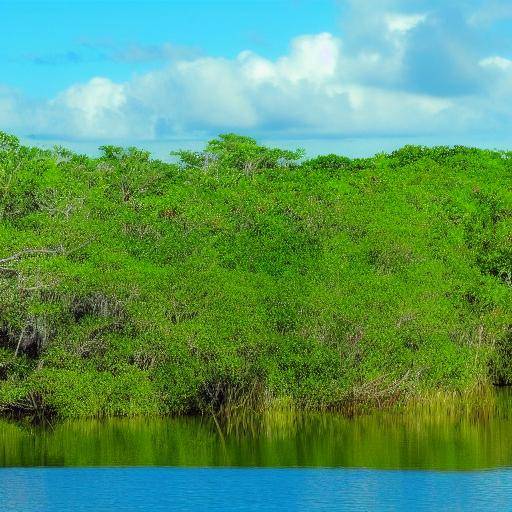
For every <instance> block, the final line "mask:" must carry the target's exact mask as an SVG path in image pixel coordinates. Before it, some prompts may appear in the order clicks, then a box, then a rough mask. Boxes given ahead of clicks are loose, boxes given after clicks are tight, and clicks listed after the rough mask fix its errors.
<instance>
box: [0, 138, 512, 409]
mask: <svg viewBox="0 0 512 512" xmlns="http://www.w3.org/2000/svg"><path fill="white" fill-rule="evenodd" d="M177 157H178V162H177V163H175V164H169V163H164V162H161V161H158V160H152V159H151V157H150V155H149V154H147V153H145V152H143V151H139V150H137V149H134V148H130V149H127V150H124V149H122V148H117V147H113V146H105V147H103V148H102V156H100V157H99V158H90V157H87V156H84V155H77V154H73V153H71V152H69V151H67V150H65V149H63V148H56V149H54V150H51V151H44V150H41V149H36V148H29V147H24V146H21V145H20V144H19V142H18V141H17V140H16V139H15V138H14V137H10V136H7V135H5V134H3V135H1V136H0V178H1V183H2V184H3V188H1V189H0V248H1V250H0V251H1V252H0V288H1V294H0V410H1V411H3V413H4V414H6V415H16V416H23V415H27V416H36V417H47V416H56V417H59V418H61V419H64V418H77V417H105V416H138V415H145V416H152V415H153V416H154V415H169V414H174V415H176V414H198V413H199V414H207V415H208V414H211V413H212V412H214V413H215V414H217V413H219V412H220V411H222V410H223V409H226V408H229V407H234V408H239V409H244V408H246V409H248V410H251V409H255V408H265V407H267V406H270V404H273V403H274V402H275V401H283V400H286V401H288V402H290V403H292V404H293V406H294V407H298V408H303V409H314V408H316V409H340V410H348V411H350V409H351V408H352V407H356V408H357V407H360V406H363V408H364V407H368V408H372V407H377V408H379V407H389V406H391V405H393V404H396V403H399V402H404V401H407V400H409V401H410V400H414V399H415V397H416V398H421V397H423V396H424V395H426V394H429V393H435V392H436V390H439V392H441V393H448V394H450V393H455V394H457V393H462V394H463V393H465V392H466V391H468V390H473V389H477V388H481V387H484V388H485V387H488V386H492V385H494V384H497V385H507V384H510V383H511V382H512V334H511V333H512V330H511V326H512V308H511V304H512V286H511V277H510V276H511V275H512V253H511V252H510V237H511V236H512V235H511V233H512V194H511V192H510V186H509V185H510V179H511V177H512V160H511V155H510V154H509V153H506V152H499V151H488V150H479V149H473V148H464V147H455V148H448V147H437V148H421V147H405V148H403V149H401V150H398V151H395V152H393V153H391V154H389V155H385V154H380V155H376V156H375V157H373V158H367V159H348V158H344V157H340V156H336V155H328V156H325V157H317V158H315V159H312V160H303V159H302V154H301V152H300V151H297V152H290V151H281V150H277V149H269V148H264V147H261V146H259V145H257V144H256V142H255V141H253V140H252V139H249V138H246V137H238V136H234V135H229V136H223V137H220V138H218V139H215V140H214V141H212V142H211V143H210V144H209V145H208V146H207V147H206V148H205V151H204V152H199V153H192V152H179V154H178V155H177Z"/></svg>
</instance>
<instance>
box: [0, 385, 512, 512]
mask: <svg viewBox="0 0 512 512" xmlns="http://www.w3.org/2000/svg"><path fill="white" fill-rule="evenodd" d="M509 467H510V468H512V396H511V395H510V394H504V395H500V397H499V400H498V401H497V402H495V403H493V405H492V407H482V408H479V409H478V410H464V411H463V410H459V409H458V408H457V407H455V408H453V407H451V408H448V407H447V406H446V407H445V406H443V405H441V406H439V407H438V408H437V409H436V410H435V411H434V410H428V411H427V410H422V411H419V410H417V411H414V412H404V411H402V412H388V413H376V414H371V415H366V416H359V417H355V418H352V419H350V418H346V417H343V416H341V415H339V414H325V413H324V414H314V413H309V414H292V413H285V412H274V413H271V414H267V415H265V416H260V417H257V418H252V419H251V420H250V421H249V420H247V421H244V422H242V423H231V424H227V425H223V426H222V429H221V431H219V427H218V426H217V424H216V423H215V422H214V421H213V420H212V419H211V418H207V417H204V418H174V419H172V418H169V419H152V420H148V419H131V420H120V419H117V420H104V421H99V420H96V421H90V420H89V421H73V422H64V423H60V424H57V425H54V426H52V427H50V428H43V429H41V428H33V427H28V426H20V425H16V424H13V423H8V422H0V510H2V511H5V512H11V511H16V512H32V511H34V512H35V511H37V512H46V511H52V512H59V511H67V510H74V511H81V510H95V511H103V510H105V511H107V510H123V511H124V510H126V511H131V510H133V511H146V510H148V511H152V512H158V511H160V510H162V511H163V510H206V509H207V510H241V511H244V510H434V509H439V510H469V509H471V510H472V511H476V510H512V469H509ZM1 468H3V469H1Z"/></svg>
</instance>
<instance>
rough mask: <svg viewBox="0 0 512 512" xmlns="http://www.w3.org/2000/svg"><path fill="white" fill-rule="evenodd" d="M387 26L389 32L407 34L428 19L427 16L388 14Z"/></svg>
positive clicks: (386, 18) (386, 17)
mask: <svg viewBox="0 0 512 512" xmlns="http://www.w3.org/2000/svg"><path fill="white" fill-rule="evenodd" d="M384 19H385V21H386V26H387V29H388V30H389V32H392V33H396V32H397V33H399V34H405V33H407V32H409V31H410V30H412V29H413V28H415V27H417V26H418V25H419V24H420V23H423V22H424V21H425V20H426V19H427V15H426V14H398V13H395V14H387V15H386V16H385V18H384Z"/></svg>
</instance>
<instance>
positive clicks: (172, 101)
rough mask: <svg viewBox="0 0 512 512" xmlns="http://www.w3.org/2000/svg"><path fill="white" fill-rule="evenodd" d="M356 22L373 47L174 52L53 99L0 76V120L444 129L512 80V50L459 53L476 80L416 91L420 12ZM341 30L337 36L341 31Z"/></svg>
mask: <svg viewBox="0 0 512 512" xmlns="http://www.w3.org/2000/svg"><path fill="white" fill-rule="evenodd" d="M378 14H379V13H375V16H374V17H373V18H372V19H371V20H370V21H369V22H368V23H370V28H371V30H373V31H376V30H377V29H379V28H380V30H381V34H382V38H383V39H380V40H379V41H383V42H384V44H385V45H387V46H386V47H384V48H381V47H379V46H378V45H376V46H374V47H366V46H356V47H354V45H353V44H349V43H351V41H343V40H341V39H340V38H338V37H335V36H334V35H333V34H330V33H320V34H314V35H303V36H300V37H297V38H295V39H294V40H292V41H291V44H290V50H289V52H288V53H287V54H285V55H282V56H281V57H278V58H276V59H268V58H265V57H263V56H261V55H258V54H256V53H254V52H252V51H243V52H241V53H240V54H239V55H238V56H236V57H235V58H232V59H226V58H216V57H198V56H192V55H188V56H185V55H182V56H180V57H179V58H176V59H174V60H170V61H169V62H167V63H166V65H165V66H164V67H162V68H160V69H157V70H154V71H151V72H147V73H144V74H141V75H136V76H134V77H132V78H131V79H130V80H128V81H126V82H122V83H121V82H115V81H113V80H111V79H110V78H108V77H95V78H92V79H91V80H89V81H88V82H86V83H82V84H75V85H73V86H71V87H69V88H67V89H66V90H64V91H62V92H60V93H59V94H58V95H56V96H55V97H54V98H53V99H51V100H48V101H40V102H29V101H28V100H27V99H26V98H23V97H22V96H20V95H19V94H17V93H15V92H14V91H12V90H11V89H6V88H4V89H2V88H0V129H5V130H16V131H17V132H18V133H20V132H22V133H25V134H26V133H30V134H39V135H48V134H51V135H55V136H65V137H70V138H75V139H96V140H107V139H124V140H126V139H129V140H133V141H134V142H135V141H136V140H140V139H154V140H158V139H159V138H163V137H169V136H176V137H187V136H190V135H196V134H205V135H206V134H207V135H212V134H217V133H219V132H221V131H227V130H233V131H236V130H248V131H252V132H254V133H256V132H258V133H264V134H266V135H267V136H271V135H272V134H276V133H278V134H279V135H282V136H322V135H333V134H337V135H372V134H387V135H390V134H403V133H408V134H427V133H454V132H456V131H458V130H460V131H464V130H470V129H472V128H478V129H479V130H482V129H485V128H486V127H494V126H495V124H496V122H498V121H496V120H497V119H503V112H508V111H509V110H510V109H509V108H508V107H506V108H503V105H504V104H506V103H507V102H509V103H512V101H510V100H511V99H512V98H511V95H512V93H511V91H512V88H511V87H509V85H510V80H509V78H507V77H508V76H509V75H508V74H507V73H502V74H503V75H504V78H503V79H500V80H496V79H495V78H494V77H495V75H496V71H499V72H500V73H501V72H503V71H508V70H512V61H510V60H508V59H505V58H504V57H499V56H490V57H487V58H484V59H481V60H480V61H478V59H476V60H475V61H474V62H470V63H469V64H468V66H470V67H471V66H472V68H471V69H473V68H474V70H476V73H475V74H477V75H478V76H480V75H481V83H482V87H483V91H480V92H479V93H478V95H477V94H473V95H469V94H466V95H458V96H457V95H451V96H450V97H448V96H443V95H441V94H437V95H430V94H422V93H419V92H417V90H414V88H412V90H408V89H407V87H406V86H405V85H403V84H405V83H406V81H405V80H404V77H405V76H406V73H407V72H408V67H407V66H408V64H407V62H406V61H405V57H404V56H405V55H406V52H407V51H408V50H409V49H410V48H409V45H410V44H411V36H412V35H413V34H411V31H413V30H414V29H415V28H416V27H418V26H420V25H421V24H423V23H425V22H426V21H427V20H429V23H430V22H431V21H430V17H429V16H430V15H426V14H403V13H401V12H399V11H398V10H396V9H394V8H393V6H392V5H387V6H386V7H385V10H384V11H382V12H381V13H380V15H378ZM347 37H348V36H347Z"/></svg>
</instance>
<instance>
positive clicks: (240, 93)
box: [0, 0, 512, 156]
mask: <svg viewBox="0 0 512 512" xmlns="http://www.w3.org/2000/svg"><path fill="white" fill-rule="evenodd" d="M0 17H1V19H2V30H1V31H0V130H3V131H6V132H9V133H14V134H16V135H18V136H19V137H20V138H21V139H22V140H23V141H25V142H29V143H31V144H37V145H42V146H51V145H53V144H62V145H65V146H68V147H71V148H73V149H76V150H80V151H84V152H94V151H95V149H96V148H97V147H98V146H99V145H101V144H105V143H116V144H120V145H137V146H141V147H145V148H148V149H150V150H151V151H152V152H153V153H154V154H155V155H156V156H163V155H166V154H167V153H168V152H169V151H170V150H173V149H176V148H178V147H183V148H185V147H187V148H199V147H202V145H203V144H204V142H205V141H207V140H208V139H210V138H213V137H215V136H216V135H217V134H219V133H225V132H236V133H241V134H246V135H251V136H254V137H256V138H257V139H259V140H261V141H263V142H264V143H267V144H272V145H277V146H282V147H297V146H301V147H304V148H306V150H307V152H308V154H311V155H313V154H318V153H328V152H335V153H341V154H347V155H349V156H364V155H369V154H373V153H377V152H379V151H389V150H392V149H394V148H396V147H399V146H401V145H404V144H410V143H412V144H428V145H433V144H465V145H474V146H481V147H493V148H501V149H512V2H511V1H510V0H486V1H482V0H452V1H447V0H444V1H440V0H309V1H305V0H258V1H257V0H237V1H235V0H231V1H229V0H223V1H220V0H202V1H195V0H188V1H172V0H169V1H166V2H163V1H160V2H154V1H141V0H140V1H134V0H132V1H130V0H124V1H121V0H105V1H101V2H100V1H84V0H67V1H65V2H64V1H44V0H38V1H32V2H26V1H23V0H16V1H13V0H0Z"/></svg>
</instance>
